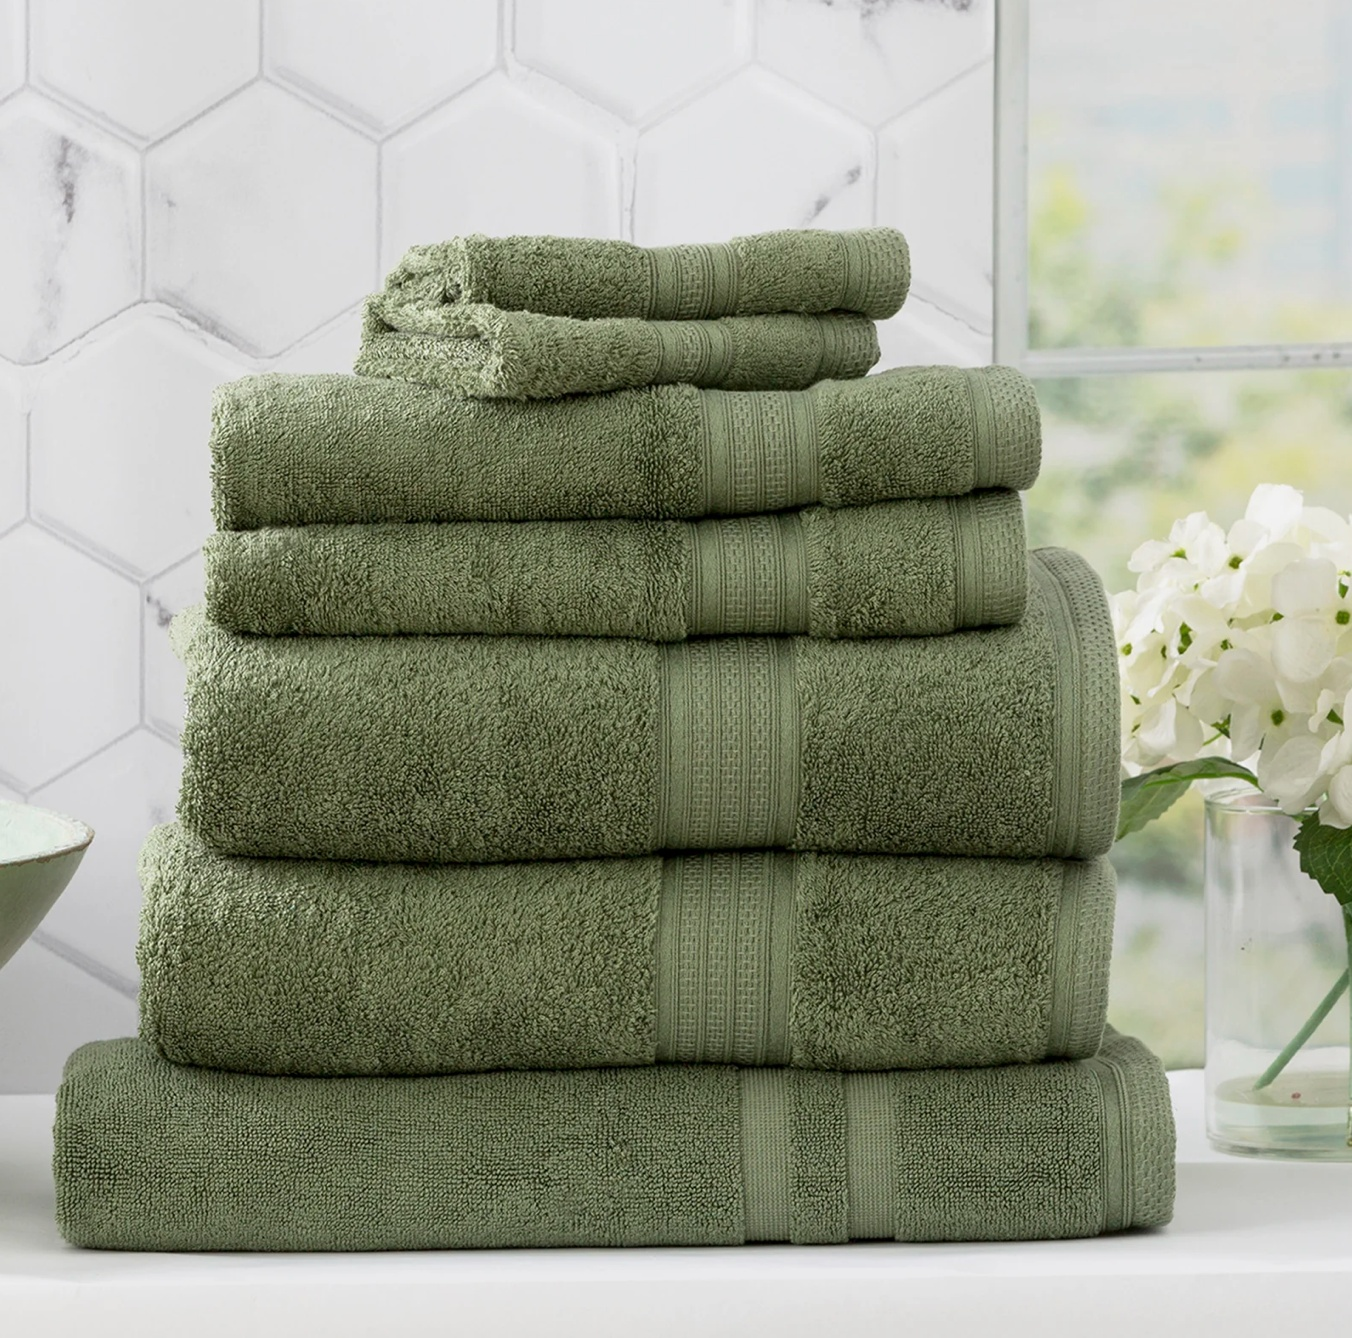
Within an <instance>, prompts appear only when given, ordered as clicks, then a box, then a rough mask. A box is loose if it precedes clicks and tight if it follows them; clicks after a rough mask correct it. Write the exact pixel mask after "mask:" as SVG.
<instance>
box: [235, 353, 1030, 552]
mask: <svg viewBox="0 0 1352 1338" xmlns="http://www.w3.org/2000/svg"><path fill="white" fill-rule="evenodd" d="M211 450H212V459H213V466H212V484H213V495H214V508H215V519H216V524H217V526H218V527H219V528H220V529H223V530H239V529H256V528H258V527H260V526H264V525H304V524H311V523H315V522H330V523H336V524H353V523H358V524H360V523H363V522H374V521H382V520H389V521H394V520H401V521H402V520H574V519H598V518H604V517H629V518H633V519H639V520H642V519H680V518H695V517H699V516H709V515H746V514H756V513H760V512H766V511H786V510H790V509H792V508H794V507H800V506H811V505H812V504H813V503H817V502H820V503H824V504H825V505H827V506H858V505H863V504H865V503H868V502H882V501H888V500H891V499H894V498H903V497H948V496H953V495H955V494H959V493H967V492H971V491H973V490H974V489H977V488H1028V487H1031V486H1032V484H1033V480H1034V479H1035V478H1036V477H1037V472H1038V465H1039V462H1040V456H1041V430H1040V421H1039V417H1038V406H1037V398H1036V395H1035V394H1034V391H1033V386H1032V383H1031V382H1030V381H1028V379H1027V378H1026V377H1024V376H1022V375H1020V373H1018V372H1016V371H1013V370H1012V369H1010V368H1007V367H984V368H975V369H963V368H958V367H907V368H901V369H899V370H897V371H891V372H882V373H880V374H879V375H877V376H868V377H864V378H862V379H861V380H857V381H834V382H833V381H828V382H823V383H822V384H821V385H817V386H813V387H812V389H810V390H805V391H783V392H781V391H746V392H741V391H717V390H704V391H701V390H697V389H695V388H694V387H693V386H650V387H646V388H644V389H641V390H622V391H617V392H615V393H614V394H610V395H588V396H579V397H575V398H573V399H568V400H561V401H541V402H538V403H531V404H520V403H515V402H511V401H485V400H463V399H456V398H453V397H451V396H449V395H445V394H443V393H441V392H440V391H436V390H431V389H429V388H427V387H426V386H415V385H410V384H408V383H406V382H401V381H381V380H373V379H369V378H363V377H356V376H335V375H329V376H295V375H285V374H282V373H276V372H272V373H267V374H265V375H263V376H250V377H245V378H243V379H241V380H238V381H232V382H230V383H228V384H226V385H223V386H221V387H220V388H219V389H218V390H217V391H216V398H215V405H214V408H213V413H212V432H211Z"/></svg>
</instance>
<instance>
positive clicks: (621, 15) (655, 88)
mask: <svg viewBox="0 0 1352 1338" xmlns="http://www.w3.org/2000/svg"><path fill="white" fill-rule="evenodd" d="M749 18H750V16H749V12H748V9H747V5H746V3H745V0H682V2H681V3H680V4H678V5H673V4H667V5H642V4H637V5H636V4H634V3H633V0H571V3H569V4H566V5H561V4H559V3H558V0H517V5H516V16H515V20H516V21H515V29H514V33H513V52H514V54H515V56H516V58H517V60H519V61H521V63H522V64H523V65H528V66H530V67H531V68H533V69H536V70H539V71H541V73H543V74H548V75H550V76H552V77H553V78H554V79H556V80H558V81H559V82H560V83H562V84H566V85H567V86H568V87H570V88H572V89H574V90H575V91H576V92H578V93H581V94H582V96H583V97H584V98H587V99H588V100H589V101H591V102H595V103H596V104H597V105H598V106H601V107H605V108H608V109H609V110H610V111H613V112H614V113H615V114H616V115H617V116H621V117H623V118H624V119H625V120H626V121H630V122H639V121H644V120H646V119H648V118H649V117H650V116H652V115H654V114H656V113H658V112H660V111H662V110H663V109H664V108H665V107H667V106H669V105H670V104H671V103H673V102H675V101H676V100H677V99H679V98H681V97H683V96H684V95H686V94H688V93H690V92H692V91H693V90H695V89H698V88H700V87H701V86H703V85H707V84H709V83H711V82H713V81H714V80H715V79H717V78H718V77H719V76H720V75H723V74H726V73H728V72H729V71H730V70H732V69H734V68H736V66H737V65H739V64H741V63H742V62H743V61H744V60H746V58H747V55H748V53H749V47H750V40H749V39H750V22H749Z"/></svg>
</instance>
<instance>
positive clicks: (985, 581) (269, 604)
mask: <svg viewBox="0 0 1352 1338" xmlns="http://www.w3.org/2000/svg"><path fill="white" fill-rule="evenodd" d="M204 551H205V555H206V602H207V609H208V611H209V612H210V614H211V617H212V618H213V620H214V621H215V622H217V623H218V624H220V626H222V627H225V628H228V629H229V630H231V631H234V632H254V633H259V634H263V635H269V636H280V635H287V634H292V633H299V634H303V635H317V636H331V635H339V636H342V635H347V636H354V635H364V634H370V635H387V636H388V635H398V634H410V633H460V632H464V633H468V632H477V633H496V634H513V633H515V634H522V635H528V636H530V635H544V636H629V637H643V638H646V639H648V640H650V641H680V640H682V639H684V638H685V637H687V636H707V635H721V634H731V633H770V632H805V633H808V634H810V635H812V636H818V637H865V636H920V635H929V634H933V633H938V632H952V631H955V630H956V629H958V628H962V627H983V626H991V625H996V624H1003V623H1012V622H1017V621H1018V619H1019V617H1020V616H1021V615H1022V613H1023V606H1024V600H1025V595H1026V587H1027V570H1028V564H1027V557H1026V554H1025V551H1024V529H1023V511H1022V508H1021V506H1020V503H1019V497H1018V494H1017V493H1013V492H1008V491H993V492H978V493H969V494H967V495H966V496H963V497H924V498H917V499H915V500H912V501H906V502H877V503H875V504H874V505H872V506H860V507H841V508H839V509H832V508H828V507H820V506H817V507H809V508H807V509H806V510H804V511H782V512H776V513H773V514H771V515H766V516H737V517H732V518H730V519H726V520H701V521H680V520H537V521H529V520H528V521H515V522H510V521H492V520H489V521H451V522H444V523H441V522H428V523H418V522H412V523H409V522H403V523H398V522H396V523H387V524H377V525H300V526H293V527H289V528H282V529H264V530H224V531H221V532H219V533H217V534H214V535H212V536H211V537H210V538H209V539H208V540H207V542H206V546H205V550H204Z"/></svg>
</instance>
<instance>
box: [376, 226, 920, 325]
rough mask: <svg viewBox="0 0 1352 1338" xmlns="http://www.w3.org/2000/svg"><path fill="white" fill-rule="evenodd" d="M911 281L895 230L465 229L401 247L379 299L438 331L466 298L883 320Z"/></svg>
mask: <svg viewBox="0 0 1352 1338" xmlns="http://www.w3.org/2000/svg"><path fill="white" fill-rule="evenodd" d="M910 282H911V259H910V253H909V251H908V249H907V246H906V239H905V238H904V237H903V236H902V235H901V233H899V232H898V231H897V230H896V229H895V228H860V229H858V230H856V231H852V232H828V231H825V230H821V229H811V228H804V229H795V230H790V231H783V232H763V233H757V234H755V235H754V236H750V237H734V238H733V239H732V240H731V241H729V242H718V243H715V244H713V245H684V246H654V247H642V246H635V245H634V244H633V242H622V241H611V240H605V239H602V238H598V237H484V236H482V235H478V234H475V235H472V236H469V237H453V238H451V239H450V240H449V241H445V242H436V243H434V244H432V245H430V246H411V247H410V248H409V249H408V250H407V251H406V252H405V253H404V257H403V259H402V260H401V261H400V262H399V264H398V265H396V266H395V268H394V270H393V271H392V272H391V273H390V275H389V276H388V277H387V278H386V280H385V290H384V293H383V295H382V297H383V306H384V311H385V315H386V317H387V319H389V320H390V322H391V323H392V324H393V325H394V326H395V327H396V328H398V329H400V330H417V331H422V332H429V331H430V332H436V331H438V330H439V329H440V324H439V323H440V322H441V321H443V320H444V319H445V317H446V315H447V314H448V312H449V311H453V310H454V309H455V308H456V307H457V306H459V305H461V304H463V303H467V302H469V303H487V304H488V305H491V306H495V307H503V308H505V309H507V310H509V311H535V312H539V313H540V314H541V315H544V316H637V317H639V318H641V319H643V320H664V321H670V320H703V319H707V318H709V317H715V316H760V315H766V314H768V313H770V312H775V311H804V312H821V311H857V312H859V313H861V314H862V315H865V316H871V317H873V318H874V319H875V320H886V319H887V317H889V316H894V315H896V313H897V312H898V311H900V310H901V304H902V302H904V301H905V300H906V291H907V289H908V288H909V287H910Z"/></svg>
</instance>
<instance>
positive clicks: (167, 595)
mask: <svg viewBox="0 0 1352 1338" xmlns="http://www.w3.org/2000/svg"><path fill="white" fill-rule="evenodd" d="M203 598H204V595H203V588H202V554H201V553H200V552H197V553H194V554H193V555H192V556H191V557H187V558H184V559H183V561H182V562H180V563H178V564H177V565H176V566H174V567H171V568H170V569H169V570H168V571H166V572H161V573H160V575H159V576H157V577H156V578H155V579H154V580H153V581H147V582H146V584H145V587H144V588H143V590H142V592H141V619H142V625H141V636H142V638H143V645H144V648H145V650H144V654H145V721H146V724H147V725H148V726H149V727H150V728H151V729H153V730H155V731H156V733H158V734H159V735H161V736H162V737H163V738H165V739H169V740H171V741H172V742H175V743H176V742H177V741H178V734H179V730H180V729H181V728H182V727H183V692H184V689H185V688H186V686H187V682H188V679H187V673H186V671H185V670H184V668H183V663H182V661H181V660H180V659H179V658H178V656H177V655H175V654H174V652H173V649H172V648H171V647H170V645H169V624H170V623H171V622H172V621H173V619H174V615H175V614H177V613H182V612H183V610H184V609H186V608H188V607H189V606H190V605H192V604H200V603H201V602H202V600H203Z"/></svg>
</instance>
